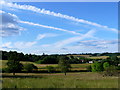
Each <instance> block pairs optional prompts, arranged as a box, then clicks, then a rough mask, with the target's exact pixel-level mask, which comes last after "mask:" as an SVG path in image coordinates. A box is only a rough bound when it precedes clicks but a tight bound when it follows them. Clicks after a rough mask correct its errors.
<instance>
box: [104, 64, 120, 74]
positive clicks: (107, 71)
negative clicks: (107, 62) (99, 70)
mask: <svg viewBox="0 0 120 90" xmlns="http://www.w3.org/2000/svg"><path fill="white" fill-rule="evenodd" d="M116 75H118V72H117V70H116V67H115V66H109V67H107V68H106V69H105V71H104V72H103V76H116Z"/></svg>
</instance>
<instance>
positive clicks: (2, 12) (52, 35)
mask: <svg viewBox="0 0 120 90" xmlns="http://www.w3.org/2000/svg"><path fill="white" fill-rule="evenodd" d="M0 3H1V4H2V8H0V16H2V24H0V27H1V29H2V30H1V31H0V36H1V37H0V38H1V39H2V42H1V46H0V49H1V50H6V51H10V50H12V51H18V52H23V53H31V54H38V55H39V54H43V53H45V54H70V53H71V54H72V53H76V54H79V53H102V52H118V29H117V28H118V3H117V2H14V3H8V2H5V1H0Z"/></svg>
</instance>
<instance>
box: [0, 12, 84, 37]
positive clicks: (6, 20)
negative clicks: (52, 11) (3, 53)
mask: <svg viewBox="0 0 120 90" xmlns="http://www.w3.org/2000/svg"><path fill="white" fill-rule="evenodd" d="M0 13H1V15H2V24H1V25H0V27H1V28H2V30H1V36H11V35H16V34H19V33H20V31H22V30H25V29H24V28H23V27H20V26H18V25H17V24H18V23H23V24H28V25H32V26H39V27H43V28H49V29H53V30H58V31H63V32H67V33H71V34H75V35H82V34H80V33H77V32H75V31H69V30H66V29H62V28H57V27H52V26H47V25H42V24H38V23H33V22H28V21H22V20H20V19H19V18H18V17H17V16H16V15H15V14H11V13H6V12H4V11H1V10H0Z"/></svg>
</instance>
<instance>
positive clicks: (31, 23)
mask: <svg viewBox="0 0 120 90" xmlns="http://www.w3.org/2000/svg"><path fill="white" fill-rule="evenodd" d="M19 22H20V23H24V24H28V25H33V26H39V27H43V28H49V29H54V30H59V31H63V32H68V33H72V34H75V35H82V34H80V33H77V32H75V31H69V30H66V29H62V28H57V27H52V26H46V25H41V24H38V23H33V22H28V21H19Z"/></svg>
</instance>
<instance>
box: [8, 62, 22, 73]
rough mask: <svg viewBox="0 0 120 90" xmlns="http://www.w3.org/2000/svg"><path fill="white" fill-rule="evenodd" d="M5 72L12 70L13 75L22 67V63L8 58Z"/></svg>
mask: <svg viewBox="0 0 120 90" xmlns="http://www.w3.org/2000/svg"><path fill="white" fill-rule="evenodd" d="M7 66H8V67H7V68H6V72H12V73H13V74H14V75H15V73H16V72H20V71H21V70H22V68H23V65H22V64H21V63H20V62H19V61H16V60H8V62H7Z"/></svg>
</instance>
